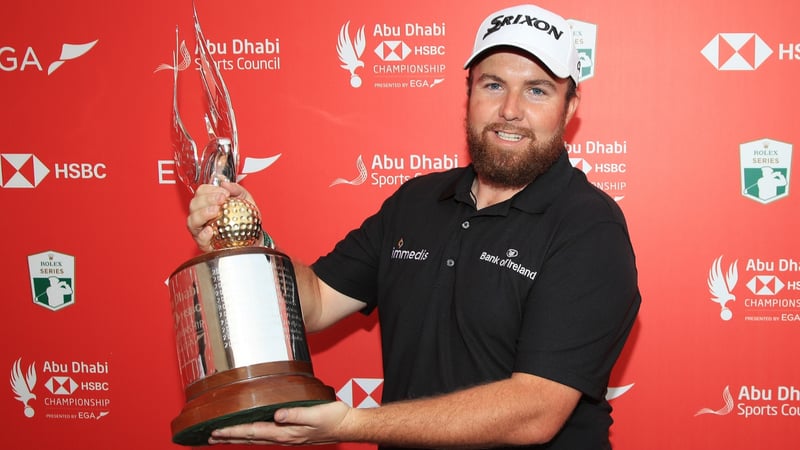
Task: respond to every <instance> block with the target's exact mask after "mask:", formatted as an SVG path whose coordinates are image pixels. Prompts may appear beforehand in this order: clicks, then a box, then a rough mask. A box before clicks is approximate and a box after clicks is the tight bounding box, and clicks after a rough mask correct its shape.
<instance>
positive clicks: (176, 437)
mask: <svg viewBox="0 0 800 450" xmlns="http://www.w3.org/2000/svg"><path fill="white" fill-rule="evenodd" d="M186 399H187V402H186V405H184V407H183V410H182V411H181V414H180V415H179V416H178V417H176V418H175V419H174V420H173V421H172V442H174V443H176V444H180V445H191V446H195V445H208V438H209V437H210V436H211V432H212V431H214V430H217V429H219V428H224V427H228V426H232V425H239V424H243V423H251V422H263V421H271V420H273V416H274V415H275V411H277V410H278V409H280V408H285V407H294V406H312V405H317V404H320V403H327V402H332V401H334V400H335V399H336V395H335V393H334V391H333V389H332V388H331V387H329V386H325V385H324V384H322V382H321V381H319V380H318V379H316V378H314V376H313V372H312V369H311V364H310V363H307V362H302V361H279V362H270V363H263V364H255V365H252V366H247V367H241V368H236V369H230V370H226V371H224V372H220V373H217V374H214V375H211V376H209V377H207V378H203V379H200V380H198V381H197V382H195V383H192V384H191V385H190V386H188V387H187V388H186Z"/></svg>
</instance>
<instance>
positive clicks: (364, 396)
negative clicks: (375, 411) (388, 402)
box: [336, 378, 383, 408]
mask: <svg viewBox="0 0 800 450" xmlns="http://www.w3.org/2000/svg"><path fill="white" fill-rule="evenodd" d="M382 392H383V378H351V379H350V380H348V381H347V383H345V384H344V386H342V388H341V389H339V390H338V391H337V392H336V397H338V398H339V400H341V401H342V402H344V403H346V404H347V405H348V406H350V407H351V408H375V407H377V406H380V398H381V394H382Z"/></svg>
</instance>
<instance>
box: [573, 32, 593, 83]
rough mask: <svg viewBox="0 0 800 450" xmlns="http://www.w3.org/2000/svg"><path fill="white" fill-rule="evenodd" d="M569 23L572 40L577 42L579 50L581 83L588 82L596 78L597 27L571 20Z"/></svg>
mask: <svg viewBox="0 0 800 450" xmlns="http://www.w3.org/2000/svg"><path fill="white" fill-rule="evenodd" d="M567 23H569V26H570V27H571V28H572V38H573V39H574V40H575V49H576V50H578V60H579V61H580V67H581V75H580V81H584V80H588V79H589V78H592V77H593V76H594V67H595V61H596V60H597V25H595V24H593V23H588V22H581V21H580V20H575V19H569V20H567Z"/></svg>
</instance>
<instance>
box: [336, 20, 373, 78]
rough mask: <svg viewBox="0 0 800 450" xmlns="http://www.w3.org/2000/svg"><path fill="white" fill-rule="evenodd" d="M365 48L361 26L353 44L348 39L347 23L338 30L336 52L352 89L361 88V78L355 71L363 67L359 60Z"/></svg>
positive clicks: (348, 25) (362, 62)
mask: <svg viewBox="0 0 800 450" xmlns="http://www.w3.org/2000/svg"><path fill="white" fill-rule="evenodd" d="M366 46H367V40H366V38H365V37H364V26H363V25H362V26H361V28H359V29H358V32H357V33H356V37H355V42H353V41H352V40H351V39H350V22H349V21H348V22H347V23H346V24H344V25H343V26H342V28H341V29H340V30H339V42H338V44H336V51H337V52H338V53H339V61H341V62H342V65H341V67H342V69H345V70H347V71H349V72H350V86H352V87H354V88H358V87H361V77H360V76H359V75H358V74H357V73H356V70H358V69H359V68H361V67H364V61H361V59H360V58H361V55H363V54H364V48H366Z"/></svg>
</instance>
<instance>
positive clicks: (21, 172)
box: [0, 153, 50, 188]
mask: <svg viewBox="0 0 800 450" xmlns="http://www.w3.org/2000/svg"><path fill="white" fill-rule="evenodd" d="M49 173H50V169H48V168H47V167H46V166H45V165H44V164H42V162H41V161H39V158H37V157H36V156H35V155H32V154H30V153H17V154H8V153H5V154H0V186H2V187H4V188H34V187H36V186H38V185H39V183H40V182H41V181H42V180H43V179H44V177H46V176H47V174H49Z"/></svg>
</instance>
